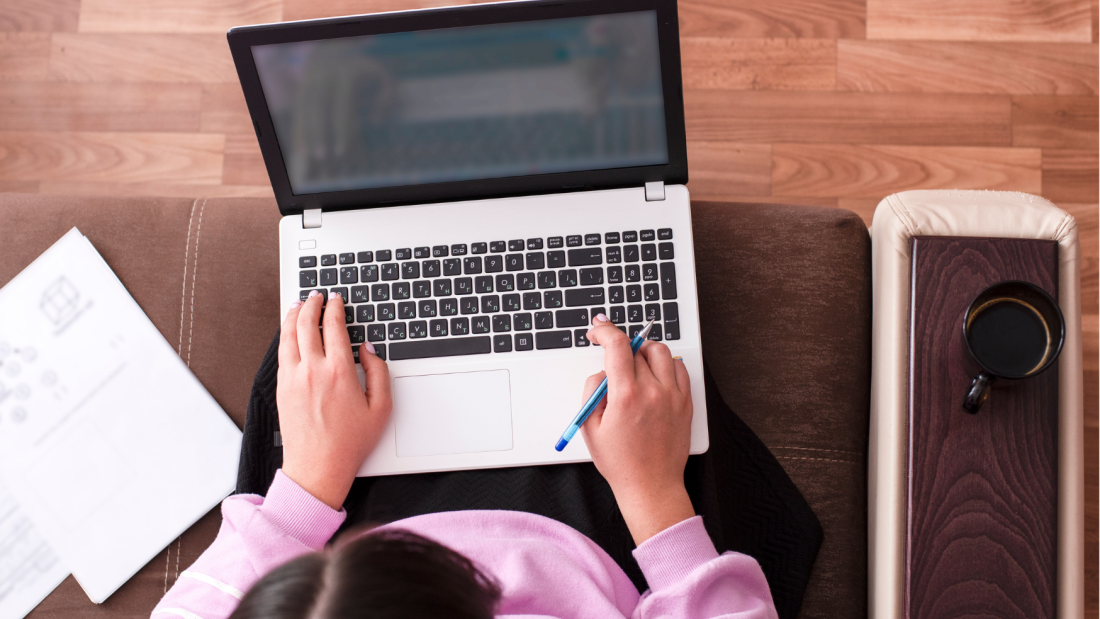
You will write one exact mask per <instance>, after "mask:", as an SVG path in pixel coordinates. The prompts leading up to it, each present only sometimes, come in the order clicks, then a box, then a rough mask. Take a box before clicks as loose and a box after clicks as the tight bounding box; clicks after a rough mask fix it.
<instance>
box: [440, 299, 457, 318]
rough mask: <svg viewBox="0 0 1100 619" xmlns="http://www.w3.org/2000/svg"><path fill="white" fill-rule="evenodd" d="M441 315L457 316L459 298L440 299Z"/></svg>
mask: <svg viewBox="0 0 1100 619" xmlns="http://www.w3.org/2000/svg"><path fill="white" fill-rule="evenodd" d="M439 315H440V316H456V315H458V299H440V301H439Z"/></svg>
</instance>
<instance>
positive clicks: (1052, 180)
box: [1042, 148, 1100, 203]
mask: <svg viewBox="0 0 1100 619" xmlns="http://www.w3.org/2000/svg"><path fill="white" fill-rule="evenodd" d="M1097 169H1100V158H1098V157H1097V152H1096V150H1070V149H1057V148H1044V149H1043V194H1042V195H1043V197H1045V198H1046V199H1048V200H1051V201H1052V202H1055V203H1058V202H1096V201H1097V200H1098V199H1100V195H1098V194H1100V191H1098V187H1097Z"/></svg>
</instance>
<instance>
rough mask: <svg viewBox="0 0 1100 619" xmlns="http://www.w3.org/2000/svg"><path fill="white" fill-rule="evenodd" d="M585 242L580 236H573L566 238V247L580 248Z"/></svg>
mask: <svg viewBox="0 0 1100 619" xmlns="http://www.w3.org/2000/svg"><path fill="white" fill-rule="evenodd" d="M583 242H584V239H582V238H581V235H579V234H571V235H569V236H567V237H565V245H566V247H580V246H581V244H582V243H583Z"/></svg>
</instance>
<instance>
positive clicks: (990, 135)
mask: <svg viewBox="0 0 1100 619" xmlns="http://www.w3.org/2000/svg"><path fill="white" fill-rule="evenodd" d="M684 107H685V110H684V113H685V115H686V117H687V118H686V125H687V136H688V140H689V141H690V140H704V141H729V142H764V143H769V142H813V143H829V142H839V143H857V144H858V143H885V144H915V145H921V144H928V145H931V144H940V145H974V146H1009V145H1010V144H1011V140H1012V133H1011V130H1012V105H1011V101H1010V100H1009V98H1008V97H1007V96H1004V95H956V94H944V95H940V94H923V93H912V94H909V93H881V94H880V93H874V94H860V93H840V92H772V91H728V90H725V91H719V90H698V89H685V91H684Z"/></svg>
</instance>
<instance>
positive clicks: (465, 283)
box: [455, 277, 474, 296]
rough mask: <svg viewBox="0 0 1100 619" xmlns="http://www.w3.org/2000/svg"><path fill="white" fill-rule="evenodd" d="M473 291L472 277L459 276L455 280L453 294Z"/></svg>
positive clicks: (471, 292)
mask: <svg viewBox="0 0 1100 619" xmlns="http://www.w3.org/2000/svg"><path fill="white" fill-rule="evenodd" d="M473 293H474V280H473V278H472V277H459V278H458V279H456V280H455V294H457V295H459V296H461V295H464V294H473Z"/></svg>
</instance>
